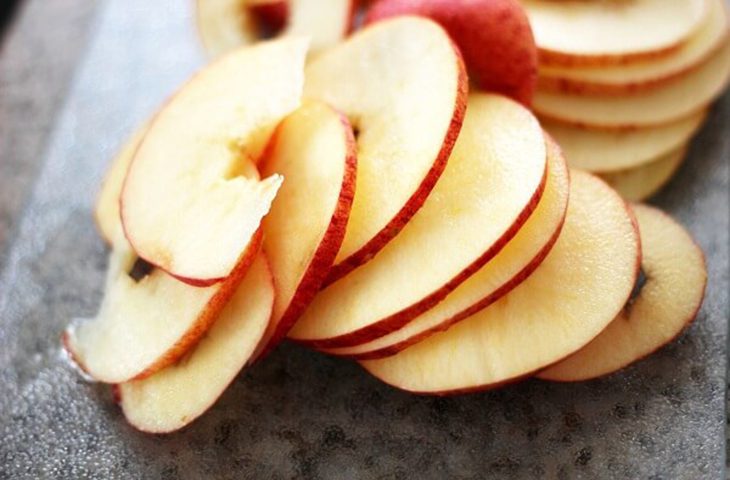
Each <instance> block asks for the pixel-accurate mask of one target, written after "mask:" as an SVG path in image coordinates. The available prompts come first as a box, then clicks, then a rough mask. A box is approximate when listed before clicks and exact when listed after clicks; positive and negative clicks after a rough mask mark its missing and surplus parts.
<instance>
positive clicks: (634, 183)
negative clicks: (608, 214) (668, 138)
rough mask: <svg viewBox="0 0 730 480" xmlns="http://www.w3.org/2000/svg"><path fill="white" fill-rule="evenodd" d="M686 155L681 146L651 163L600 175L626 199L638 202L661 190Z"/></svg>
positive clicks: (683, 147)
mask: <svg viewBox="0 0 730 480" xmlns="http://www.w3.org/2000/svg"><path fill="white" fill-rule="evenodd" d="M686 156H687V147H686V146H682V147H680V148H679V149H678V150H675V151H674V152H670V153H669V154H667V155H664V156H662V157H659V158H658V159H656V160H654V161H653V162H651V163H647V164H644V165H641V166H638V167H636V168H630V169H627V170H620V171H618V172H611V173H605V174H601V175H600V176H601V178H602V179H603V180H605V181H606V182H607V183H608V184H609V185H611V186H612V187H613V188H615V189H616V191H617V192H618V193H620V194H621V196H622V197H624V198H625V199H626V200H629V201H632V202H639V201H641V200H645V199H647V198H649V197H651V196H652V195H654V194H655V193H656V192H658V191H659V190H661V188H662V187H663V186H664V185H666V184H667V182H669V180H671V179H672V177H673V176H674V174H675V172H676V171H677V170H678V169H679V166H680V165H682V162H683V161H684V158H685V157H686Z"/></svg>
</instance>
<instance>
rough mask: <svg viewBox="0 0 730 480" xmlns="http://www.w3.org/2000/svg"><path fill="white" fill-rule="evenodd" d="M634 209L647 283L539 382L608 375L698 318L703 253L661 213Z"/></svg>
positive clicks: (704, 280) (642, 207) (702, 288)
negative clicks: (604, 327)
mask: <svg viewBox="0 0 730 480" xmlns="http://www.w3.org/2000/svg"><path fill="white" fill-rule="evenodd" d="M633 209H634V213H635V214H636V219H637V220H638V223H639V231H640V233H641V249H642V260H641V269H642V272H643V274H644V276H645V280H646V281H645V283H643V285H638V287H639V288H638V293H637V294H636V296H635V297H634V298H632V299H631V300H629V301H628V302H627V303H626V306H625V307H624V309H623V310H621V312H620V313H619V314H618V316H617V317H616V318H615V319H614V320H613V321H612V322H611V323H610V324H609V325H608V327H607V328H606V329H605V330H604V331H603V332H601V334H600V335H598V336H597V337H596V338H595V339H593V340H592V341H591V342H590V343H589V344H588V345H586V346H585V347H583V348H581V349H580V350H578V351H577V352H576V353H574V354H573V355H571V356H569V357H568V358H566V359H564V360H562V361H561V362H559V363H557V364H555V365H553V366H551V367H549V368H548V369H546V370H543V371H542V372H540V373H539V374H538V377H539V378H542V379H545V380H555V381H561V382H566V381H571V382H572V381H578V380H589V379H591V378H596V377H600V376H603V375H608V374H610V373H613V372H615V371H617V370H620V369H622V368H624V367H626V366H627V365H630V364H632V363H634V362H636V361H637V360H640V359H642V358H644V357H646V356H647V355H649V354H650V353H652V352H654V351H656V350H658V349H659V348H660V347H662V346H663V345H665V344H667V343H669V342H670V341H672V340H673V339H674V338H676V337H677V336H678V335H679V334H680V333H681V332H682V331H683V330H684V329H685V328H686V327H687V325H689V324H690V323H691V322H692V320H693V319H694V318H695V316H696V315H697V312H698V311H699V308H700V305H701V304H702V299H703V298H704V293H705V285H706V284H707V269H706V267H705V258H704V255H703V253H702V250H701V249H700V248H699V247H698V246H697V244H696V243H695V242H694V240H692V237H691V236H690V235H689V234H688V233H687V231H686V230H685V229H684V228H682V226H681V225H679V224H677V223H676V222H675V221H674V220H673V219H672V218H671V217H669V216H668V215H666V214H665V213H663V212H661V211H660V210H657V209H656V208H653V207H649V206H647V205H634V207H633Z"/></svg>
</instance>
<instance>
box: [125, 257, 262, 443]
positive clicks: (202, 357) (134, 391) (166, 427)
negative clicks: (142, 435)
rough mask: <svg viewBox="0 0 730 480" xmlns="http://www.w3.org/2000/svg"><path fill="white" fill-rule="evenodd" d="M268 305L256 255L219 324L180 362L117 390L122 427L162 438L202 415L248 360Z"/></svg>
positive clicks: (260, 259) (259, 333)
mask: <svg viewBox="0 0 730 480" xmlns="http://www.w3.org/2000/svg"><path fill="white" fill-rule="evenodd" d="M273 302H274V286H273V284H272V279H271V274H270V273H269V270H268V268H267V266H266V258H265V257H264V256H263V254H259V255H258V257H257V258H256V260H255V261H254V263H253V265H252V266H251V269H250V270H249V271H248V273H247V274H246V277H245V278H244V279H243V282H242V283H241V284H240V286H239V287H238V289H237V290H236V293H235V294H234V295H233V297H232V298H231V301H230V302H229V303H228V305H226V308H225V309H224V310H223V312H222V313H221V315H220V318H219V319H218V320H217V321H216V322H215V324H214V325H213V326H212V327H211V328H210V330H208V333H207V334H206V336H205V337H204V338H202V339H201V340H200V342H199V343H198V344H197V345H195V347H193V348H192V349H191V350H190V351H189V352H187V353H186V354H185V357H183V358H182V359H181V360H180V361H179V362H178V363H176V364H174V365H170V366H169V367H167V368H165V369H164V370H161V371H159V372H157V373H156V374H154V375H152V376H151V377H148V378H145V379H144V380H134V381H131V382H126V383H122V384H120V385H117V386H116V388H117V393H118V398H119V400H120V403H121V406H122V410H123V412H124V416H125V417H126V418H127V421H128V422H129V423H130V424H132V426H134V427H135V428H137V429H139V430H142V431H145V432H150V433H167V432H172V431H175V430H179V429H180V428H183V427H184V426H185V425H187V424H189V423H190V422H192V421H193V420H195V419H196V418H198V417H199V416H200V415H202V414H203V413H205V411H206V410H208V408H210V407H211V406H212V405H213V403H214V402H215V401H216V400H217V399H218V397H220V395H221V394H222V393H223V391H224V390H225V389H226V387H227V386H228V385H229V384H230V383H231V382H232V381H233V379H234V378H235V377H236V375H237V374H238V373H239V372H240V371H241V369H242V368H243V366H244V365H245V364H246V361H247V360H248V359H249V358H250V357H251V355H252V354H253V352H254V349H255V347H256V345H257V343H258V342H259V340H260V339H261V336H262V335H263V333H264V330H265V329H266V324H267V323H268V320H269V316H270V314H271V310H272V306H273Z"/></svg>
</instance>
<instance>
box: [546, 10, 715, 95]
mask: <svg viewBox="0 0 730 480" xmlns="http://www.w3.org/2000/svg"><path fill="white" fill-rule="evenodd" d="M727 37H728V15H727V8H726V7H725V4H724V0H709V13H708V15H706V16H705V20H704V21H703V22H702V25H701V26H700V28H699V29H698V30H697V31H696V32H694V33H693V34H692V36H691V37H690V38H689V39H688V40H687V42H686V43H683V44H682V45H681V46H680V47H679V49H678V50H677V51H676V52H672V53H670V54H668V55H666V56H662V57H659V58H656V59H652V60H650V61H645V62H636V63H631V64H629V65H615V66H605V65H604V66H600V67H591V66H587V67H577V66H572V67H560V66H550V65H547V66H543V67H541V68H540V86H541V87H543V88H545V89H546V90H556V91H562V92H566V93H587V94H615V95H618V94H628V93H633V92H637V91H639V90H646V89H648V88H652V87H656V86H658V85H661V84H663V83H666V82H667V81H668V80H671V79H673V78H676V77H678V76H681V75H684V74H686V73H687V72H689V71H691V70H693V69H695V68H697V67H699V66H700V65H702V63H703V62H704V61H705V60H707V59H708V58H709V57H710V56H711V55H712V54H713V53H714V52H716V51H717V50H718V49H719V48H721V47H722V45H723V44H724V42H725V41H726V39H727Z"/></svg>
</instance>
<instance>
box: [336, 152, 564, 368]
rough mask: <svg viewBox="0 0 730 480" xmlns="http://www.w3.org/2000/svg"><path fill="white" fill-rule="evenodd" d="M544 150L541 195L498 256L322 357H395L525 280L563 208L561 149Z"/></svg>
mask: <svg viewBox="0 0 730 480" xmlns="http://www.w3.org/2000/svg"><path fill="white" fill-rule="evenodd" d="M547 145H548V177H547V183H546V185H545V192H544V193H543V195H542V198H540V202H539V203H538V205H537V208H536V209H535V211H534V212H533V213H532V214H531V215H530V217H529V218H528V219H527V222H525V224H524V225H523V226H522V227H521V228H520V230H519V232H517V235H515V237H514V238H513V239H512V240H510V241H509V243H507V245H506V246H505V247H504V249H502V251H501V252H499V253H498V254H497V255H496V256H495V257H494V258H493V259H492V260H490V261H489V262H487V263H486V265H484V266H483V267H482V268H480V269H479V270H478V271H477V272H476V273H475V274H474V275H472V276H471V277H469V279H467V280H466V281H465V282H464V283H462V284H461V285H459V286H458V287H456V289H455V290H454V291H453V292H451V293H449V295H448V296H447V297H446V298H445V299H444V300H443V301H441V302H440V303H438V304H437V305H436V306H434V307H433V308H431V309H429V310H427V311H425V312H423V313H422V314H420V315H419V316H418V317H416V318H414V319H413V320H411V321H410V322H409V323H407V324H406V325H404V326H403V327H401V328H400V329H398V330H396V331H394V332H392V333H390V334H388V335H384V336H382V337H380V338H377V339H375V340H372V341H370V342H366V343H363V344H361V345H356V346H353V347H347V348H340V349H323V350H322V351H324V352H325V353H329V354H331V355H337V356H343V357H348V358H354V359H357V360H369V359H375V358H384V357H387V356H390V355H395V354H396V353H398V352H399V351H401V350H403V349H405V348H407V347H408V346H410V345H413V344H415V343H418V342H420V341H423V340H424V339H426V338H427V337H429V336H430V335H433V334H434V333H437V332H439V331H443V330H446V329H447V328H449V327H450V326H451V325H453V324H455V323H457V322H458V321H460V320H462V319H464V318H467V317H469V316H471V315H473V314H475V313H476V312H478V311H479V310H481V309H483V308H486V307H488V306H489V305H491V304H492V303H494V302H496V301H497V300H499V299H500V298H501V297H503V296H504V295H506V294H508V293H509V292H510V291H511V290H512V289H514V288H515V287H517V285H519V284H520V283H521V282H523V281H524V280H525V279H526V278H528V277H529V276H530V275H531V274H532V272H534V271H535V269H536V268H538V266H539V265H540V264H541V263H542V261H543V260H544V259H545V257H546V256H547V255H548V254H549V253H550V250H551V249H552V247H553V245H555V241H556V240H557V239H558V235H559V234H560V230H561V228H562V226H563V221H564V220H565V212H566V208H567V206H568V193H569V189H570V179H569V174H568V167H567V165H566V163H565V159H564V158H563V156H562V154H561V152H560V148H559V147H558V146H557V145H556V144H555V143H554V142H553V141H552V140H548V142H547Z"/></svg>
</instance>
